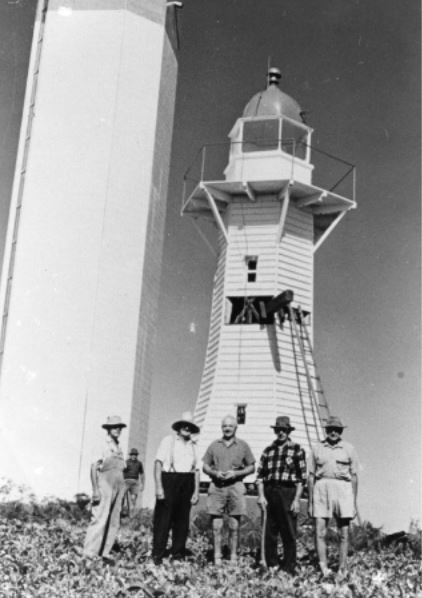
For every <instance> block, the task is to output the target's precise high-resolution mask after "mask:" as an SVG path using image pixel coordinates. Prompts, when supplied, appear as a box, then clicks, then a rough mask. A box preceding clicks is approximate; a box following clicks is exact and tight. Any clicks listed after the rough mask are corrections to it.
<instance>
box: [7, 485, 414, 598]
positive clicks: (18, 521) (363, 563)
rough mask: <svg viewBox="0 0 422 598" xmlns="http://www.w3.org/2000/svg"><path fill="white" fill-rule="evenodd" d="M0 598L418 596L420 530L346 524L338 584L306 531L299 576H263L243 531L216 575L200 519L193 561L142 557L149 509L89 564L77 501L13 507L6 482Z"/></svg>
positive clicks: (255, 527)
mask: <svg viewBox="0 0 422 598" xmlns="http://www.w3.org/2000/svg"><path fill="white" fill-rule="evenodd" d="M0 495H3V502H2V503H0V534H1V538H2V542H1V544H0V598H33V597H37V596H42V597H43V598H53V597H54V598H55V597H57V598H59V597H60V598H73V597H78V598H100V597H101V598H108V597H110V598H111V597H113V598H126V597H129V596H133V597H146V598H153V597H155V596H160V595H162V596H168V597H171V598H173V597H174V598H176V597H178V598H218V597H224V598H243V597H244V598H246V597H248V598H275V597H277V598H280V596H283V598H293V597H296V598H324V597H333V598H340V597H342V598H389V597H399V598H416V597H418V598H422V591H421V579H420V574H421V560H420V558H421V532H420V530H419V529H417V526H415V525H414V526H413V530H412V533H409V534H402V535H398V536H396V537H391V536H386V535H385V534H383V533H382V530H380V529H377V528H374V527H373V526H371V525H370V524H369V523H365V524H364V525H362V526H354V527H353V528H352V534H351V548H350V555H349V574H348V577H347V578H346V579H344V580H342V581H339V580H336V579H335V578H332V579H331V578H329V579H326V580H324V579H321V575H320V574H319V572H318V570H317V568H316V566H315V565H316V564H315V554H314V548H313V532H312V525H311V524H310V522H309V521H308V520H306V519H303V520H302V521H301V522H300V527H299V529H300V533H299V539H298V556H299V563H298V575H297V576H296V577H294V578H291V577H288V576H287V575H286V574H284V573H282V572H277V573H269V572H267V571H263V570H261V569H260V568H259V567H257V566H256V564H257V562H258V560H259V554H258V546H259V534H260V528H259V522H258V521H253V520H251V519H249V520H245V521H244V523H243V526H242V533H241V547H240V557H239V563H238V564H237V565H231V564H230V563H229V562H228V561H227V562H225V563H224V564H223V566H222V567H220V568H216V567H214V565H212V563H211V562H210V561H209V558H210V555H211V542H210V535H209V522H208V518H207V516H206V514H205V513H203V512H200V513H199V514H198V515H197V516H196V517H195V520H194V521H193V523H192V529H191V536H190V539H189V543H188V548H189V549H190V551H191V553H192V556H191V557H190V558H189V560H188V561H186V562H184V563H172V562H170V561H168V560H165V562H164V564H163V565H162V566H160V567H155V566H154V565H153V564H152V562H151V559H150V549H151V519H152V514H151V511H149V510H143V511H142V512H140V513H138V514H137V515H136V517H135V518H133V519H132V521H130V522H124V523H123V524H122V529H121V533H120V537H119V543H120V551H119V552H118V553H117V554H115V557H116V564H115V565H113V566H110V565H104V564H103V562H102V561H101V559H94V560H90V561H87V560H86V559H84V558H83V556H82V550H81V547H82V544H83V539H84V535H85V530H86V527H87V525H88V521H89V512H88V509H87V508H86V507H85V506H84V501H83V500H82V501H81V503H80V505H81V506H78V504H77V503H72V502H66V501H60V500H54V499H51V500H45V501H43V502H41V503H39V502H37V501H36V500H35V499H34V497H29V498H28V497H26V501H23V500H22V497H17V498H15V499H13V500H11V499H10V497H8V494H7V485H6V486H3V487H0ZM336 541H337V538H336V531H335V529H332V530H331V531H330V536H329V555H330V558H331V559H332V561H333V563H335V561H336V557H337V555H336Z"/></svg>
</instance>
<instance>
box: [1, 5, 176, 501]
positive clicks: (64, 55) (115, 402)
mask: <svg viewBox="0 0 422 598" xmlns="http://www.w3.org/2000/svg"><path fill="white" fill-rule="evenodd" d="M171 4H174V3H171ZM174 10H175V8H174V6H172V7H171V8H168V9H167V7H166V2H165V0H39V3H38V9H37V14H36V21H35V28H34V38H33V44H32V52H31V57H30V65H29V72H28V82H27V90H26V98H25V104H24V111H23V119H22V127H21V135H20V143H19V150H18V156H17V163H16V173H15V179H14V187H13V195H12V200H11V206H10V216H9V224H8V232H7V239H6V248H5V257H4V264H3V270H2V279H1V288H0V308H1V310H2V330H1V340H0V354H1V378H0V426H1V442H2V447H3V449H2V451H0V453H1V454H0V472H1V473H2V475H6V476H10V477H11V478H12V479H14V480H18V481H19V482H25V483H26V484H28V485H30V486H31V487H32V488H33V489H34V490H35V491H36V492H38V493H40V494H47V493H48V494H54V495H59V496H70V495H73V494H74V493H75V492H77V491H78V490H87V489H88V488H89V463H90V461H91V459H92V457H93V454H94V453H95V447H97V446H98V445H99V443H100V442H101V439H102V437H103V434H104V433H103V431H102V430H101V427H100V426H101V424H102V423H103V422H104V421H105V418H106V416H107V415H113V414H119V415H121V416H122V418H123V419H124V420H125V421H126V422H127V423H128V424H130V425H129V428H128V432H125V433H124V435H123V438H122V440H123V448H126V446H127V442H128V441H129V442H130V444H131V445H132V446H137V447H138V449H139V450H140V453H141V458H143V457H144V455H145V443H146V439H147V431H148V430H147V428H148V412H149V400H150V387H151V369H152V342H153V340H154V334H155V327H156V309H157V300H158V289H159V280H160V270H161V255H162V245H163V230H164V220H165V211H166V194H167V182H168V173H169V159H170V146H171V136H172V128H173V111H174V101H175V90H176V77H177V62H176V57H175V49H174V47H173V40H174V29H173V25H174V23H172V22H171V21H172V18H173V17H174V13H173V11H174ZM100 446H101V445H100Z"/></svg>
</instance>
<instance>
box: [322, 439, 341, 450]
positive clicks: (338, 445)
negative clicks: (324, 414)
mask: <svg viewBox="0 0 422 598" xmlns="http://www.w3.org/2000/svg"><path fill="white" fill-rule="evenodd" d="M322 444H323V445H324V446H328V447H329V448H332V449H334V448H343V446H344V444H343V439H342V438H340V440H339V441H338V442H336V444H331V443H330V442H328V440H327V438H326V439H325V440H323V441H322Z"/></svg>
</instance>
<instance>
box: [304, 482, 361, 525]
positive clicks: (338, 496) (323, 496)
mask: <svg viewBox="0 0 422 598" xmlns="http://www.w3.org/2000/svg"><path fill="white" fill-rule="evenodd" d="M354 516H355V504H354V499H353V488H352V484H351V482H348V481H347V480H337V479H332V478H322V479H320V480H317V481H316V482H315V486H314V495H313V517H321V518H324V519H331V517H336V518H337V519H353V517H354Z"/></svg>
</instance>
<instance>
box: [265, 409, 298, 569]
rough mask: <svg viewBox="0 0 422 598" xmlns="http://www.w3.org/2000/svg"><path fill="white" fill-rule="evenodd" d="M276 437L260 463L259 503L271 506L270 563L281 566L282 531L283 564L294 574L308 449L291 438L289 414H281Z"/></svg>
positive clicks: (267, 551)
mask: <svg viewBox="0 0 422 598" xmlns="http://www.w3.org/2000/svg"><path fill="white" fill-rule="evenodd" d="M271 427H272V428H273V430H274V432H275V433H276V434H277V438H276V440H275V441H274V442H273V443H272V444H271V445H270V446H267V448H266V449H265V450H264V452H263V453H262V456H261V460H260V463H259V467H258V474H257V486H258V504H259V505H260V507H261V508H262V509H263V510H264V509H267V521H266V528H265V557H266V561H267V565H268V567H276V566H278V556H277V540H278V534H280V535H281V539H282V541H283V550H284V559H283V563H282V568H283V569H284V570H285V571H287V572H288V573H290V574H292V575H293V574H294V573H295V567H296V520H297V515H298V513H299V510H300V503H299V500H300V497H301V495H302V491H303V484H304V481H305V478H306V457H305V451H304V450H303V449H302V448H301V447H300V445H299V444H295V443H294V442H292V441H291V440H290V436H289V435H290V432H292V431H293V430H294V429H295V428H293V427H292V426H291V425H290V419H289V418H288V417H286V416H280V417H277V419H276V422H275V426H271Z"/></svg>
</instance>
